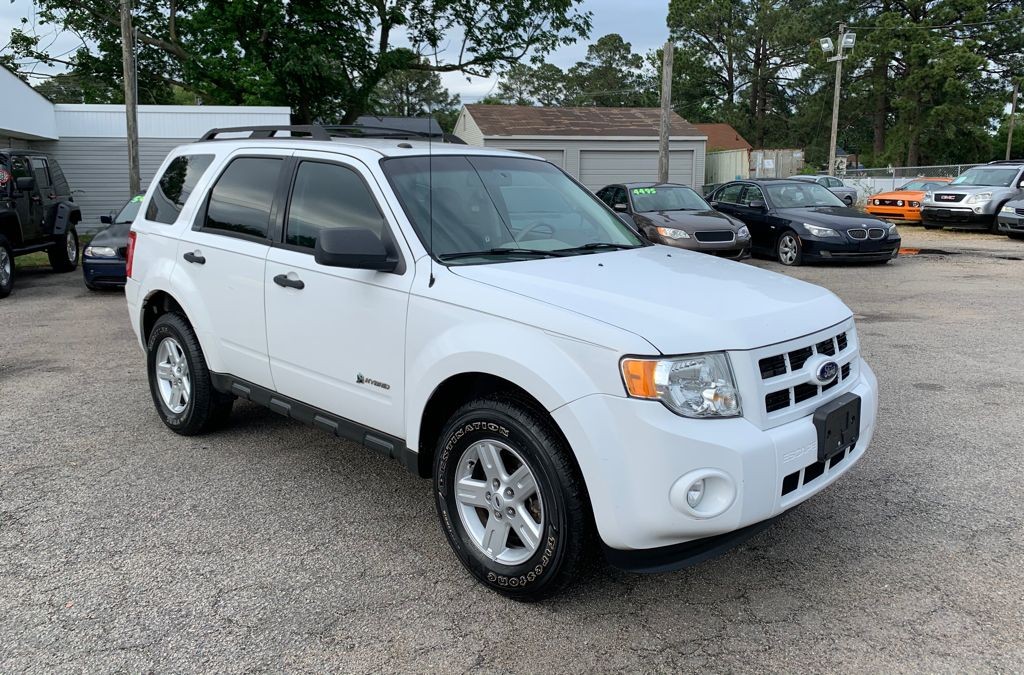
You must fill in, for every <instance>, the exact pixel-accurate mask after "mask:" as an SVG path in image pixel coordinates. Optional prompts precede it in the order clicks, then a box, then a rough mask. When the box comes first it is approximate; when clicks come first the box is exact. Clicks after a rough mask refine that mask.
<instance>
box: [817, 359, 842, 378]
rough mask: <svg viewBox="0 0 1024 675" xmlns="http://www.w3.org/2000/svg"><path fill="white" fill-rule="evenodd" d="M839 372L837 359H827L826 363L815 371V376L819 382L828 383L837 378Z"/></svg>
mask: <svg viewBox="0 0 1024 675" xmlns="http://www.w3.org/2000/svg"><path fill="white" fill-rule="evenodd" d="M838 374H839V364H838V363H836V362H835V361H826V362H825V363H823V364H821V365H820V366H818V370H817V372H816V373H815V377H816V378H817V380H818V383H819V384H828V383H829V382H831V381H832V380H834V379H836V375H838Z"/></svg>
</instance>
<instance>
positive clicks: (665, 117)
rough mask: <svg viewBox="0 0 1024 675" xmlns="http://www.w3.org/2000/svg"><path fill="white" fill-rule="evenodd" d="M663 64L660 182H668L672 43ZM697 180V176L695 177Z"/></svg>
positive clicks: (659, 150)
mask: <svg viewBox="0 0 1024 675" xmlns="http://www.w3.org/2000/svg"><path fill="white" fill-rule="evenodd" d="M664 52H665V54H664V58H663V59H662V63H661V130H660V132H661V133H660V137H659V139H658V182H659V183H667V182H668V137H669V135H670V133H671V131H672V42H671V41H668V42H666V43H665V48H664ZM694 179H696V176H694Z"/></svg>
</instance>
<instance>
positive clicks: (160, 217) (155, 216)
mask: <svg viewBox="0 0 1024 675" xmlns="http://www.w3.org/2000/svg"><path fill="white" fill-rule="evenodd" d="M211 162H213V155H181V156H180V157H175V158H174V159H173V160H171V163H170V164H168V165H167V169H165V170H164V173H163V175H162V176H160V180H159V181H158V182H157V186H156V190H154V191H153V197H152V198H151V199H150V200H149V205H148V206H147V207H146V220H152V221H154V222H157V223H164V224H165V225H170V224H172V223H174V222H175V221H176V220H177V219H178V215H179V214H180V213H181V209H182V208H184V206H185V202H187V201H188V197H189V195H191V194H192V190H194V189H195V187H196V183H197V182H199V179H200V178H201V177H202V175H203V174H204V173H205V172H206V169H207V168H209V166H210V163H211Z"/></svg>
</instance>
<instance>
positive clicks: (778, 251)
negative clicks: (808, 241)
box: [775, 230, 804, 267]
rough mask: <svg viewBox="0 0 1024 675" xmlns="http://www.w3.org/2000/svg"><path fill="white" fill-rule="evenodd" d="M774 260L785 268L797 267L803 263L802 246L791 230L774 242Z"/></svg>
mask: <svg viewBox="0 0 1024 675" xmlns="http://www.w3.org/2000/svg"><path fill="white" fill-rule="evenodd" d="M775 259H776V260H778V261H779V262H780V263H782V264H783V265H785V266H786V267H799V266H800V265H802V264H803V262H804V252H803V245H801V243H800V237H798V236H797V234H796V232H794V231H793V230H786V231H785V232H783V233H782V234H781V235H779V240H778V241H777V242H775Z"/></svg>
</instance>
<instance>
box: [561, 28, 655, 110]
mask: <svg viewBox="0 0 1024 675" xmlns="http://www.w3.org/2000/svg"><path fill="white" fill-rule="evenodd" d="M645 65H646V64H645V62H644V58H643V56H641V55H640V54H635V53H634V52H633V46H632V45H631V44H630V43H628V42H626V41H625V40H623V39H622V36H621V35H619V34H617V33H611V34H609V35H605V36H604V37H602V38H600V39H598V40H597V42H595V43H593V44H591V45H590V46H589V47H588V48H587V58H586V59H585V60H583V61H580V62H579V63H577V64H576V65H574V66H572V67H571V68H569V70H568V72H567V73H566V94H565V101H566V103H567V104H569V105H596V106H653V105H657V104H658V101H659V96H660V94H659V90H657V89H652V88H651V74H650V73H649V72H646V71H645Z"/></svg>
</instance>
